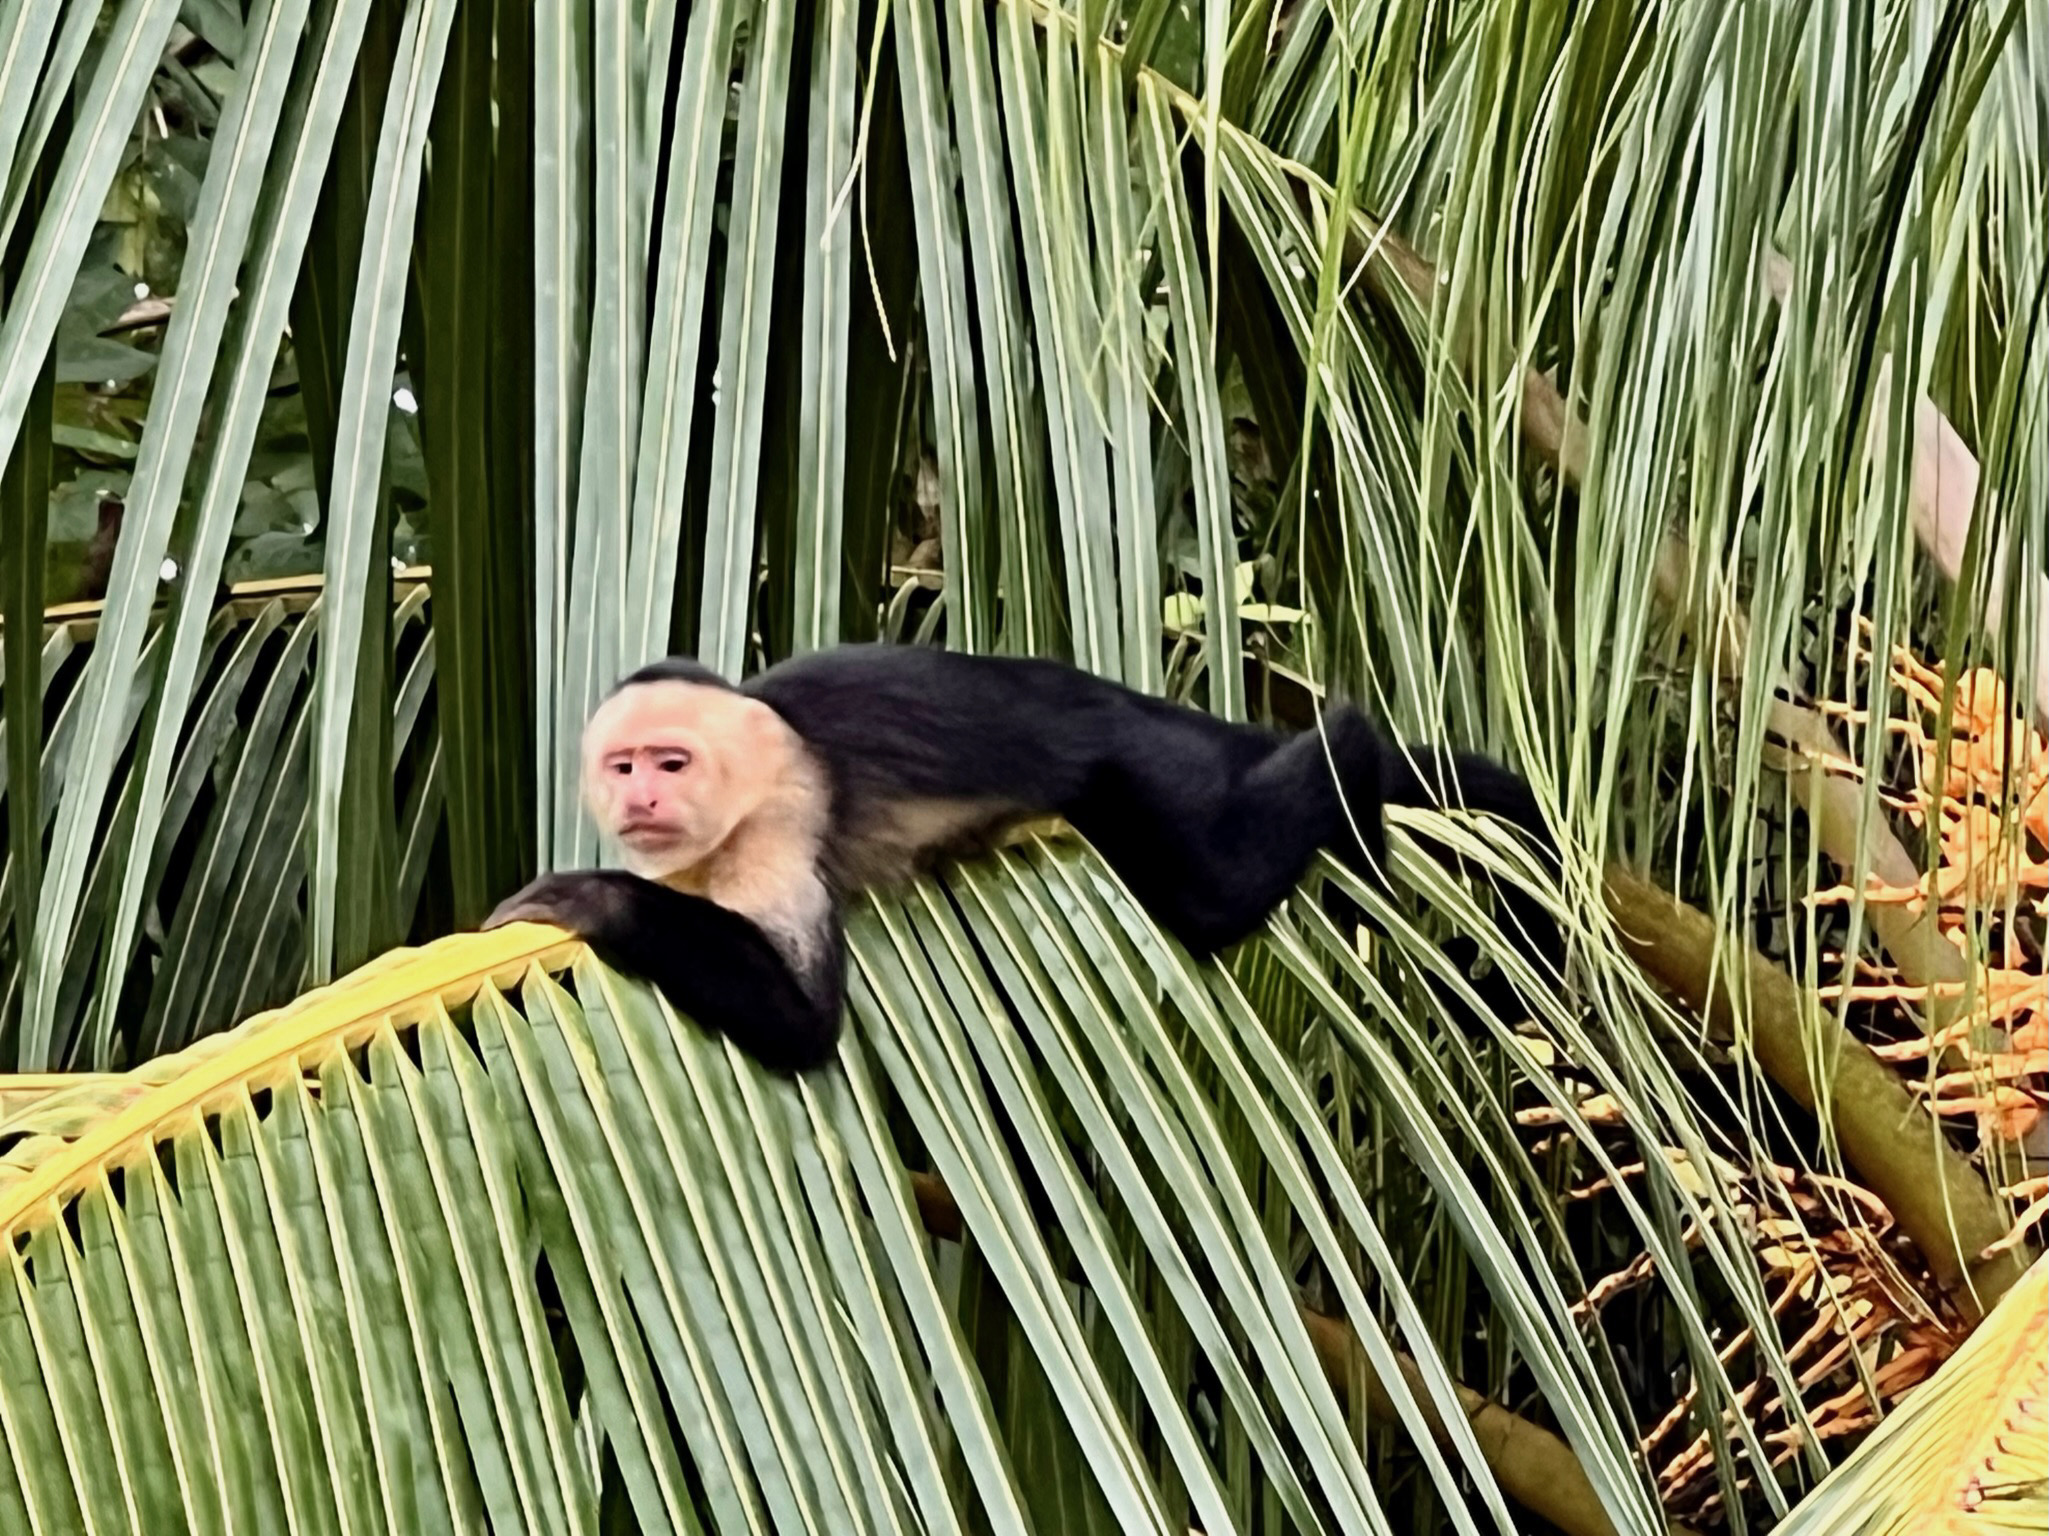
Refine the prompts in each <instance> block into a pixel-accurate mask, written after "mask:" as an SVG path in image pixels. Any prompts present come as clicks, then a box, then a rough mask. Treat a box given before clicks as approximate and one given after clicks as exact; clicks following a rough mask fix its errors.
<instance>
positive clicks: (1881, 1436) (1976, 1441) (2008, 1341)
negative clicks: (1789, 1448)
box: [1779, 1257, 2049, 1536]
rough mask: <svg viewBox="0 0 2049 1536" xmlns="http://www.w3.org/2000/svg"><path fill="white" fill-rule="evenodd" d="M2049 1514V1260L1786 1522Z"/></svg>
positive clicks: (1891, 1524)
mask: <svg viewBox="0 0 2049 1536" xmlns="http://www.w3.org/2000/svg"><path fill="white" fill-rule="evenodd" d="M2045 1520H2049V1257H2045V1258H2041V1259H2037V1260H2036V1261H2035V1264H2034V1267H2033V1268H2032V1269H2030V1270H2029V1271H2028V1275H2027V1278H2026V1279H2024V1280H2022V1281H2021V1283H2020V1284H2019V1285H2016V1286H2015V1287H2014V1288H2013V1289H2012V1290H2010V1291H2008V1292H2007V1293H2006V1296H2005V1298H2004V1299H2003V1300H2002V1301H2001V1302H2000V1303H1999V1305H1998V1306H1996V1307H1994V1308H1993V1309H1992V1311H1991V1313H1990V1314H1989V1315H1988V1316H1987V1317H1986V1319H1985V1321H1984V1322H1983V1323H1982V1324H1980V1325H1979V1326H1978V1327H1977V1328H1976V1329H1975V1330H1974V1331H1973V1332H1972V1334H1971V1336H1970V1338H1969V1339H1968V1340H1966V1341H1965V1343H1964V1345H1963V1347H1962V1348H1961V1349H1959V1350H1958V1351H1957V1352H1956V1353H1955V1354H1954V1355H1952V1356H1950V1357H1949V1359H1948V1360H1946V1361H1944V1362H1943V1365H1942V1368H1941V1369H1940V1370H1938V1371H1937V1372H1936V1373H1935V1375H1934V1376H1933V1377H1932V1378H1930V1379H1929V1380H1928V1381H1927V1382H1925V1383H1924V1384H1922V1385H1921V1386H1920V1387H1917V1388H1916V1389H1915V1390H1914V1392H1913V1393H1912V1394H1911V1395H1910V1396H1909V1397H1908V1398H1907V1400H1906V1401H1905V1402H1904V1403H1903V1404H1902V1405H1901V1406H1900V1408H1899V1409H1898V1410H1897V1411H1896V1412H1895V1413H1894V1414H1893V1415H1892V1417H1890V1418H1889V1419H1887V1420H1886V1422H1885V1424H1884V1425H1883V1426H1882V1427H1881V1428H1880V1429H1879V1431H1878V1432H1877V1433H1876V1434H1874V1435H1873V1436H1872V1437H1871V1438H1870V1439H1869V1440H1866V1441H1865V1442H1864V1443H1863V1444H1862V1445H1861V1446H1859V1447H1858V1448H1857V1450H1856V1451H1855V1452H1854V1453H1853V1454H1852V1455H1851V1456H1850V1458H1849V1459H1848V1460H1847V1461H1845V1462H1844V1463H1843V1464H1842V1465H1841V1466H1840V1467H1838V1468H1836V1470H1835V1471H1834V1472H1832V1473H1830V1474H1829V1476H1828V1477H1827V1478H1826V1479H1825V1480H1824V1481H1823V1482H1822V1483H1821V1484H1820V1486H1818V1487H1817V1488H1815V1489H1814V1491H1813V1492H1812V1493H1810V1494H1808V1495H1807V1497H1806V1498H1805V1499H1803V1500H1802V1501H1801V1503H1800V1506H1799V1507H1798V1508H1797V1509H1795V1510H1794V1511H1793V1513H1792V1514H1791V1515H1790V1516H1789V1517H1788V1518H1787V1520H1786V1522H1785V1523H1784V1524H1783V1525H1781V1526H1780V1527H1779V1529H1780V1530H1781V1531H1784V1532H1786V1533H1787V1536H1824V1533H1826V1536H1851V1533H1854V1536H1880V1533H1884V1532H1892V1531H1947V1532H1952V1533H1957V1536H1962V1533H1965V1532H1970V1531H2039V1530H2040V1529H2042V1525H2043V1522H2044V1521H2045Z"/></svg>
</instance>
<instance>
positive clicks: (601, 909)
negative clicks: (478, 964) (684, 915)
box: [483, 869, 639, 939]
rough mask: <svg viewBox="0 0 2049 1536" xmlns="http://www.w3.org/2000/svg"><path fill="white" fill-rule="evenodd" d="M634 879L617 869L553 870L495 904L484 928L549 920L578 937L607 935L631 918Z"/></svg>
mask: <svg viewBox="0 0 2049 1536" xmlns="http://www.w3.org/2000/svg"><path fill="white" fill-rule="evenodd" d="M638 879H639V877H638V876H636V875H629V874H627V873H626V872H625V871H623V870H616V869H558V870H556V871H554V872H553V873H552V874H546V875H542V876H541V877H540V878H539V879H538V880H534V881H531V882H530V883H528V884H527V885H526V886H524V887H522V888H521V889H520V890H517V891H515V892H513V894H512V895H510V896H508V897H506V898H505V900H503V901H501V902H499V903H498V907H497V910H496V911H494V912H493V913H492V914H491V915H490V916H489V917H487V918H485V919H484V924H483V926H484V929H485V931H487V932H488V931H489V930H490V929H493V928H503V927H504V926H505V925H506V924H507V923H552V924H554V925H555V926H556V927H557V928H566V929H568V930H569V931H570V932H571V933H573V934H575V935H577V937H579V938H583V939H589V938H592V937H596V936H600V935H605V934H609V933H612V932H615V931H617V929H618V927H619V925H620V924H621V923H622V922H624V921H627V920H629V919H630V917H631V915H632V911H633V904H634V893H633V889H632V884H631V882H634V881H637V880H638Z"/></svg>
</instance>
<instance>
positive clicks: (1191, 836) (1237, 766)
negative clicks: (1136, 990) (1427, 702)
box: [1069, 710, 1380, 954]
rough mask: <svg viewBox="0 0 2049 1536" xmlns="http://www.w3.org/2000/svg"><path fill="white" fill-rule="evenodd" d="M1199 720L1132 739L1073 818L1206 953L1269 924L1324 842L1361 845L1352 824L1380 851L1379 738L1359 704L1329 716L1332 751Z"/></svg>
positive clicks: (1181, 935)
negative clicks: (1342, 793) (1356, 710)
mask: <svg viewBox="0 0 2049 1536" xmlns="http://www.w3.org/2000/svg"><path fill="white" fill-rule="evenodd" d="M1187 719H1188V722H1189V723H1188V724H1187V725H1186V726H1177V728H1176V729H1174V730H1173V731H1172V732H1163V731H1162V730H1161V729H1160V728H1159V724H1158V722H1157V720H1155V721H1153V722H1152V723H1151V725H1150V726H1149V728H1148V729H1146V730H1144V731H1135V732H1133V734H1132V737H1131V738H1130V739H1129V740H1128V741H1127V742H1126V743H1125V744H1124V745H1122V746H1121V747H1120V748H1119V749H1118V750H1116V751H1115V752H1114V753H1113V754H1112V755H1111V757H1110V759H1109V760H1108V761H1106V763H1105V764H1104V765H1103V766H1102V767H1101V768H1100V769H1099V770H1098V772H1097V773H1096V775H1095V776H1094V778H1093V779H1092V780H1091V783H1090V786H1089V789H1088V791H1087V793H1086V794H1085V795H1084V796H1083V797H1082V800H1081V802H1080V803H1078V804H1077V805H1076V806H1075V807H1073V808H1072V809H1071V811H1070V817H1069V819H1070V820H1072V821H1073V822H1074V824H1075V826H1076V828H1077V829H1078V830H1080V831H1081V832H1082V834H1083V835H1084V836H1086V837H1087V838H1088V839H1089V840H1090V841H1091V842H1093V843H1094V844H1095V845H1096V847H1097V849H1098V850H1099V851H1100V852H1101V853H1102V854H1103V856H1104V857H1105V858H1106V859H1107V860H1108V861H1109V862H1110V864H1111V866H1112V867H1113V868H1115V869H1116V870H1117V872H1118V874H1119V875H1120V876H1122V877H1123V879H1124V882H1125V884H1127V885H1129V886H1130V887H1131V890H1132V894H1133V895H1135V896H1136V897H1137V898H1138V899H1139V901H1140V902H1141V903H1142V904H1143V905H1144V906H1145V908H1146V910H1147V911H1148V912H1149V913H1151V914H1152V916H1153V918H1154V919H1155V921H1157V922H1159V923H1160V924H1161V926H1163V927H1165V928H1166V929H1167V930H1168V931H1169V932H1171V933H1173V934H1174V936H1175V937H1176V938H1178V939H1180V940H1181V941H1182V943H1184V944H1186V945H1187V946H1188V947H1189V948H1190V949H1192V950H1194V951H1195V952H1196V953H1198V954H1206V953H1211V952H1213V951H1215V950H1218V949H1223V948H1226V947H1228V946H1229V945H1231V944H1234V943H1236V942H1237V941H1238V940H1240V939H1242V938H1244V937H1246V936H1247V935H1248V934H1250V933H1252V932H1253V931H1254V930H1255V929H1256V928H1258V927H1259V925H1260V924H1261V923H1262V922H1264V921H1265V919H1266V915H1267V914H1268V913H1269V912H1271V911H1272V910H1273V908H1274V906H1275V905H1276V904H1277V903H1278V902H1279V901H1280V900H1281V899H1282V898H1283V897H1285V896H1286V895H1287V894H1288V892H1289V891H1290V890H1291V889H1292V888H1293V887H1294V885H1295V883H1296V882H1297V881H1299V880H1300V879H1301V878H1302V874H1303V871H1304V870H1306V869H1307V868H1308V866H1309V861H1310V859H1311V858H1312V857H1314V855H1315V853H1316V850H1317V849H1318V848H1320V847H1323V846H1326V845H1335V844H1337V843H1338V842H1339V840H1340V839H1343V840H1344V841H1348V842H1351V843H1352V844H1353V846H1354V847H1355V848H1356V846H1357V843H1358V838H1355V837H1354V834H1353V832H1352V830H1351V821H1356V822H1357V824H1358V828H1359V833H1360V834H1361V835H1362V836H1363V838H1364V839H1365V840H1366V842H1367V845H1368V846H1369V847H1370V848H1371V849H1372V850H1373V851H1374V853H1375V854H1376V855H1377V854H1378V852H1379V847H1380V797H1379V790H1378V783H1379V780H1378V758H1377V756H1376V747H1377V738H1376V737H1375V736H1374V735H1373V733H1372V730H1371V728H1370V727H1369V726H1367V725H1366V723H1365V721H1364V720H1363V719H1361V718H1359V717H1358V716H1357V715H1356V714H1354V713H1352V712H1351V711H1349V710H1342V711H1333V712H1332V713H1331V715H1330V717H1329V720H1328V722H1327V732H1326V734H1327V736H1328V751H1326V744H1325V735H1318V734H1315V733H1310V734H1306V735H1303V736H1298V737H1295V738H1294V739H1292V740H1280V739H1277V738H1274V737H1270V736H1267V735H1266V734H1265V733H1263V732H1255V731H1250V730H1247V729H1245V728H1242V727H1234V726H1227V725H1225V724H1223V723H1222V722H1219V721H1210V720H1205V719H1203V718H1202V717H1200V716H1193V715H1191V716H1188V717H1187ZM1333 763H1335V764H1336V769H1337V771H1336V773H1335V775H1334V774H1333V769H1332V765H1333ZM1340 781H1342V782H1344V783H1345V785H1346V786H1347V792H1346V795H1345V797H1344V798H1343V799H1341V798H1340V795H1339V792H1338V788H1337V785H1338V783H1339V782H1340ZM1347 803H1349V809H1350V812H1351V820H1347V817H1346V810H1347Z"/></svg>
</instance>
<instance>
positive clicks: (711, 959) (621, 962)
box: [484, 869, 845, 1072]
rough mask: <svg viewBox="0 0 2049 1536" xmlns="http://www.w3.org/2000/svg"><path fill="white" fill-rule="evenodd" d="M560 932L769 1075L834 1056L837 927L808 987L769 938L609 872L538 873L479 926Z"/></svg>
mask: <svg viewBox="0 0 2049 1536" xmlns="http://www.w3.org/2000/svg"><path fill="white" fill-rule="evenodd" d="M521 921H530V922H540V923H553V924H555V925H556V926H557V927H560V928H567V929H568V930H569V931H570V932H572V933H574V934H575V935H576V936H577V937H578V938H580V939H582V940H583V941H584V942H585V943H586V944H588V945H590V947H591V948H592V949H594V950H596V951H597V953H598V954H599V955H600V956H602V957H603V958H604V960H605V961H606V962H607V963H608V964H611V965H614V966H616V967H617V968H618V969H619V970H622V971H625V972H627V973H628V974H630V975H634V976H638V977H641V978H642V979H643V980H646V981H648V982H651V983H653V985H654V986H655V987H656V988H658V989H659V990H660V991H661V993H662V994H663V996H665V997H667V998H668V999H669V1001H670V1002H671V1003H672V1004H674V1005H675V1007H676V1009H677V1010H678V1011H679V1012H681V1013H683V1014H685V1015H687V1016H688V1017H690V1018H692V1019H694V1020H696V1021H697V1022H698V1023H699V1024H701V1025H703V1026H704V1027H705V1028H707V1029H712V1030H716V1031H718V1032H719V1033H720V1034H723V1035H725V1036H727V1037H728V1038H729V1039H730V1040H731V1041H732V1042H733V1044H734V1045H736V1046H738V1047H739V1048H740V1050H742V1051H743V1052H745V1053H746V1054H747V1055H749V1056H751V1057H753V1058H754V1059H755V1060H756V1061H758V1062H760V1063H761V1064H762V1065H763V1066H764V1067H767V1068H768V1069H769V1070H770V1071H774V1072H802V1071H805V1070H807V1069H808V1068H811V1067H815V1066H819V1065H821V1064H823V1063H824V1062H827V1061H829V1060H831V1059H832V1055H833V1049H834V1047H835V1045H836V1044H837V1042H838V1040H839V1029H840V999H841V987H840V976H841V969H840V968H841V967H842V966H843V965H844V964H845V960H844V955H843V951H842V950H841V948H840V944H839V934H838V932H837V924H836V923H835V924H833V925H832V926H833V927H834V930H835V931H834V932H833V933H831V934H829V935H827V936H825V937H826V938H827V939H828V940H829V942H828V943H826V944H825V945H824V946H823V948H822V951H821V953H822V954H823V955H824V956H825V958H824V959H822V960H821V961H820V962H819V969H820V974H819V975H817V976H816V977H814V978H812V982H811V985H809V986H807V985H805V983H804V982H803V981H802V980H800V979H799V977H798V976H797V974H796V972H795V971H794V970H792V968H791V966H790V963H789V961H788V960H787V959H786V958H785V957H784V955H783V952H782V951H781V950H780V949H778V948H777V947H776V945H775V944H774V942H773V941H771V940H770V939H769V937H768V935H767V934H765V933H763V932H762V930H761V929H759V928H758V927H756V926H755V925H754V924H753V923H751V922H749V921H748V920H747V919H746V918H745V917H743V916H741V915H740V914H739V913H737V912H734V911H730V910H729V909H727V908H725V907H722V906H719V905H718V904H717V903H715V902H710V901H706V900H704V899H703V898H702V897H698V896H690V895H686V894H684V893H683V892H681V891H673V890H671V889H669V887H667V886H665V885H660V884H657V883H656V882H655V881H652V880H645V879H642V878H641V877H640V876H639V875H635V874H629V873H627V872H626V871H624V870H616V869H580V870H567V871H562V872H559V873H556V874H550V875H543V876H541V878H540V879H538V880H536V881H534V882H533V884H531V885H529V886H527V887H526V889H525V890H523V891H520V892H519V893H518V894H517V895H514V896H512V897H509V898H508V899H507V900H506V901H504V902H503V903H501V904H500V906H499V908H498V910H497V911H495V912H493V913H492V914H491V916H490V917H489V919H487V920H486V921H485V923H484V926H485V927H486V928H497V927H501V926H503V925H504V924H506V923H515V922H521Z"/></svg>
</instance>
